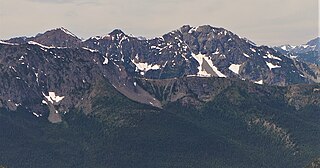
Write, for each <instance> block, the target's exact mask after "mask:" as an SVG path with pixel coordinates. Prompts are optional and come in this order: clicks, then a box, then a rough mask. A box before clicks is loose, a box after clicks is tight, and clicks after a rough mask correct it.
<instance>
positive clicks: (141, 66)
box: [131, 60, 160, 75]
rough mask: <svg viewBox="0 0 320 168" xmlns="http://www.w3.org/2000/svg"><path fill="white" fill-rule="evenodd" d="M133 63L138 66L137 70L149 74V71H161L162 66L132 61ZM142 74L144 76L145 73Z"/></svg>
mask: <svg viewBox="0 0 320 168" xmlns="http://www.w3.org/2000/svg"><path fill="white" fill-rule="evenodd" d="M131 61H132V63H133V64H134V65H136V68H137V69H138V70H140V71H143V72H147V71H149V70H158V69H160V65H157V64H155V65H151V64H148V63H146V62H144V63H143V62H135V60H131ZM141 74H142V75H144V73H141Z"/></svg>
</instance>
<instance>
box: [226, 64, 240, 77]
mask: <svg viewBox="0 0 320 168" xmlns="http://www.w3.org/2000/svg"><path fill="white" fill-rule="evenodd" d="M240 66H241V64H231V65H230V66H229V70H230V71H232V72H234V73H236V74H238V75H239V71H240Z"/></svg>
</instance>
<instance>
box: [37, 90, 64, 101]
mask: <svg viewBox="0 0 320 168" xmlns="http://www.w3.org/2000/svg"><path fill="white" fill-rule="evenodd" d="M42 94H43V96H44V97H45V98H46V99H47V101H49V102H51V103H52V104H53V103H59V102H60V101H61V100H63V99H64V96H58V95H56V93H55V92H49V95H48V96H47V95H45V94H44V93H43V92H42Z"/></svg>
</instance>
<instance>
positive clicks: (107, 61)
mask: <svg viewBox="0 0 320 168" xmlns="http://www.w3.org/2000/svg"><path fill="white" fill-rule="evenodd" d="M108 63H109V59H108V54H107V53H106V56H105V57H104V61H103V63H102V64H104V65H106V64H108Z"/></svg>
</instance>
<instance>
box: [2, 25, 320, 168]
mask: <svg viewBox="0 0 320 168" xmlns="http://www.w3.org/2000/svg"><path fill="white" fill-rule="evenodd" d="M317 68H318V67H317V66H311V65H309V64H306V63H303V62H300V61H297V60H294V59H291V58H289V57H287V56H286V55H283V54H281V53H279V52H277V51H275V50H274V49H272V48H269V47H267V46H257V45H255V44H254V43H252V42H251V41H249V40H247V39H244V38H240V37H239V36H237V35H235V34H233V33H232V32H230V31H227V30H225V29H223V28H214V27H211V26H208V25H205V26H199V27H191V26H183V27H181V28H179V29H178V30H175V31H172V32H170V33H167V34H165V35H163V36H162V37H159V38H154V39H143V38H136V37H132V36H128V35H126V34H125V33H124V32H123V31H121V30H119V29H116V30H114V31H112V32H111V33H109V34H108V35H105V36H97V37H92V38H89V39H87V40H81V39H80V38H78V37H76V36H75V35H73V34H72V33H70V32H69V31H68V30H65V29H62V28H60V29H54V30H50V31H47V32H45V33H43V34H39V35H37V36H35V37H24V38H13V39H10V40H4V41H1V42H0V79H1V80H0V126H1V128H2V129H1V131H0V141H1V143H0V149H1V150H0V156H1V157H0V165H2V166H8V167H303V166H306V165H308V164H309V163H311V162H312V161H314V160H315V159H316V158H318V157H319V155H320V153H319V151H320V146H319V143H318V139H319V138H320V135H319V132H320V126H319V117H318V116H319V112H320V94H319V93H320V92H319V91H320V84H319V83H317V82H318V81H317V80H318V79H319V78H318V76H319V74H320V72H319V71H317V70H319V69H317ZM257 83H258V84H257ZM48 120H49V121H50V122H48ZM52 123H55V124H52Z"/></svg>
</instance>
